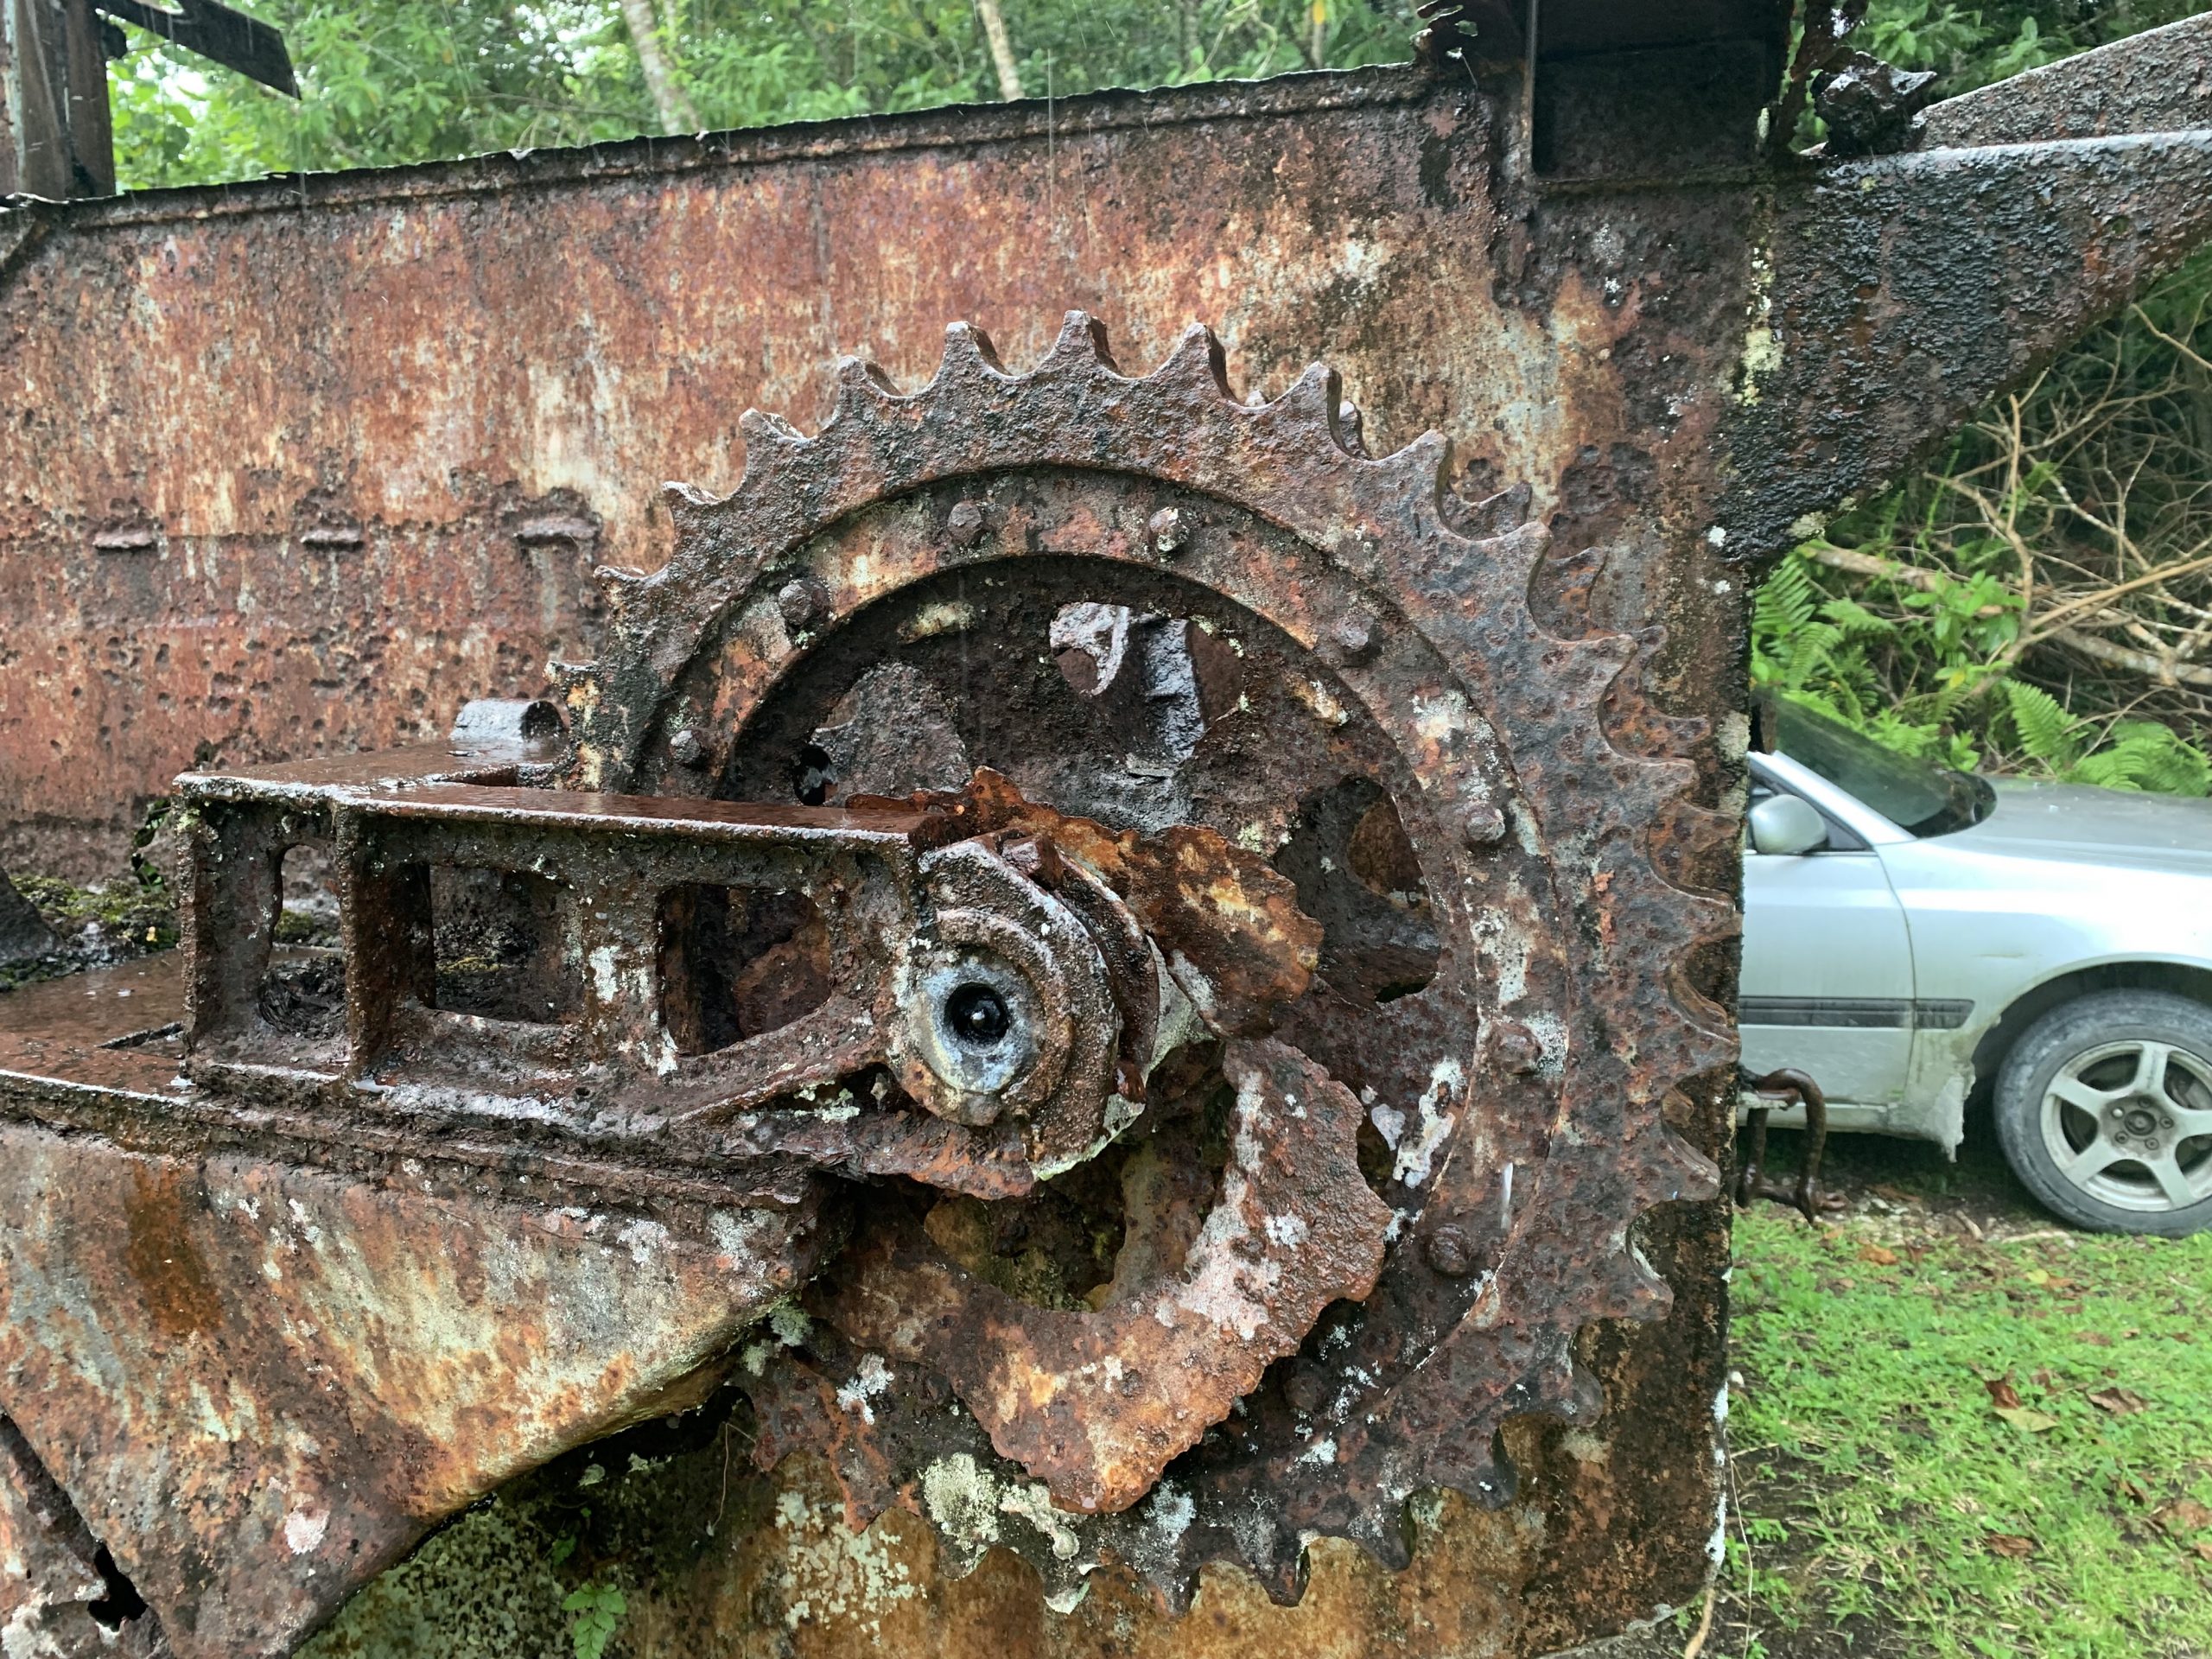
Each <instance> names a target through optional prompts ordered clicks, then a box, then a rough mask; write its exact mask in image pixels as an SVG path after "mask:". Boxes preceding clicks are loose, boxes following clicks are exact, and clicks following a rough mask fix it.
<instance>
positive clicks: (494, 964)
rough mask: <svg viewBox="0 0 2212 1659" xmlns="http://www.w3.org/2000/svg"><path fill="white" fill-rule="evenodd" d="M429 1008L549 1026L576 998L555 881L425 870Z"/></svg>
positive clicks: (577, 965)
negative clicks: (431, 970)
mask: <svg viewBox="0 0 2212 1659" xmlns="http://www.w3.org/2000/svg"><path fill="white" fill-rule="evenodd" d="M429 874H430V883H429V886H430V940H431V950H432V955H433V957H434V960H435V972H434V975H433V977H432V989H431V1006H433V1007H437V1008H442V1009H443V1010H445V1011H447V1012H448V1013H452V1014H479V1015H481V1016H483V1017H484V1018H486V1019H489V1020H526V1021H529V1022H531V1023H533V1024H537V1025H554V1024H558V1023H560V1022H562V1021H564V1020H570V1019H573V1018H574V1017H575V1014H576V1011H577V1009H578V1007H580V1006H581V1004H582V1000H583V973H582V963H581V961H580V960H579V958H578V953H577V951H576V950H575V946H574V943H573V941H574V938H575V930H574V928H573V927H571V926H570V925H569V913H568V911H569V896H568V893H567V891H566V890H565V889H564V888H563V887H562V886H561V884H560V883H558V882H556V881H553V880H549V879H548V878H546V877H544V876H542V875H536V874H531V873H530V872H528V871H522V870H493V869H480V868H473V867H470V866H467V865H458V864H433V865H432V866H430V872H429Z"/></svg>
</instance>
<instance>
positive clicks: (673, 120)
mask: <svg viewBox="0 0 2212 1659" xmlns="http://www.w3.org/2000/svg"><path fill="white" fill-rule="evenodd" d="M622 21H623V22H625V23H626V24H627V25H628V26H629V29H630V43H631V44H632V46H634V47H636V48H638V67H639V68H640V69H642V70H643V71H644V72H645V91H646V92H647V94H648V95H650V96H651V98H652V101H653V113H654V114H655V115H656V116H658V118H659V120H660V130H662V131H663V132H696V131H698V130H699V111H696V109H694V108H692V107H691V99H690V97H688V96H687V95H686V94H685V92H684V91H683V87H682V86H679V85H677V79H676V73H675V71H674V70H672V69H671V67H669V62H668V54H667V53H666V52H665V51H664V50H663V49H662V47H661V38H660V18H659V17H658V16H657V15H656V14H655V12H654V10H653V0H622Z"/></svg>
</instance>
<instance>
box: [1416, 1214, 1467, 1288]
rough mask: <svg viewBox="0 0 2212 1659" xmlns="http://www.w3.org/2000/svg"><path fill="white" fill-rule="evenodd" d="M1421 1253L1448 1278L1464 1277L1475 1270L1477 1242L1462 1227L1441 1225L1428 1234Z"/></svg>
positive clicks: (1431, 1265)
mask: <svg viewBox="0 0 2212 1659" xmlns="http://www.w3.org/2000/svg"><path fill="white" fill-rule="evenodd" d="M1421 1254H1422V1255H1426V1256H1427V1258H1428V1265H1429V1266H1430V1267H1432V1268H1435V1269H1436V1270H1437V1272H1439V1273H1440V1274H1443V1275H1444V1276H1445V1277H1446V1279H1464V1278H1465V1277H1466V1276H1467V1275H1468V1274H1471V1273H1472V1272H1473V1271H1474V1270H1475V1242H1474V1240H1472V1239H1471V1238H1469V1237H1468V1236H1467V1235H1466V1232H1465V1230H1464V1229H1461V1228H1458V1227H1439V1228H1438V1229H1437V1230H1435V1231H1434V1232H1433V1233H1431V1234H1430V1235H1429V1236H1428V1239H1427V1243H1425V1244H1423V1245H1422V1247H1421Z"/></svg>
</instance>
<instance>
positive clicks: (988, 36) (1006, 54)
mask: <svg viewBox="0 0 2212 1659" xmlns="http://www.w3.org/2000/svg"><path fill="white" fill-rule="evenodd" d="M976 16H978V17H980V18H982V20H983V38H984V39H985V40H987V41H989V42H990V43H991V66H992V67H994V68H995V69H996V70H997V71H998V72H999V96H1000V97H1001V98H1003V99H1007V100H1008V101H1009V102H1011V101H1012V100H1013V99H1017V98H1027V96H1028V94H1027V92H1023V91H1022V90H1021V72H1020V70H1019V69H1017V68H1015V67H1014V42H1013V41H1010V40H1008V39H1007V32H1006V17H1005V15H1004V14H1003V13H1001V11H1000V10H999V0H976Z"/></svg>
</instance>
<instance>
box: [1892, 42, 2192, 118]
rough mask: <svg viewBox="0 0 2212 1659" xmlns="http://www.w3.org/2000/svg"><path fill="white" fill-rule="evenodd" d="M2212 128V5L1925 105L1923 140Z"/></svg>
mask: <svg viewBox="0 0 2212 1659" xmlns="http://www.w3.org/2000/svg"><path fill="white" fill-rule="evenodd" d="M2208 129H2212V13H2208V14H2200V15H2199V16H2195V17H2186V18H2183V20H2182V21H2181V22H2176V23H2168V24H2166V25H2165V26H2164V28H2162V29H2145V30H2144V31H2143V33H2141V34H2139V35H2129V36H2128V37H2127V38H2126V40H2121V41H2113V43H2112V44H2111V45H2109V46H2101V47H2099V48H2096V49H2095V50H2094V51H2092V52H2084V53H2082V54H2079V55H2078V56H2075V57H2070V58H2063V59H2061V60H2059V61H2058V62H2056V63H2052V64H2046V65H2044V67H2042V68H2039V69H2030V70H2027V71H2025V72H2024V73H2021V74H2017V75H2014V76H2012V77H2011V78H2010V79H2005V80H2000V81H1997V82H1995V83H1993V84H1992V85H1990V86H1984V87H1980V88H1979V89H1977V90H1976V91H1974V92H1965V93H1961V95H1960V96H1959V97H1957V98H1950V99H1944V100H1943V101H1942V103H1940V104H1936V105H1933V106H1932V107H1930V108H1929V109H1928V110H1925V111H1923V112H1922V114H1921V116H1920V118H1919V120H1918V121H1917V122H1916V123H1915V130H1914V137H1915V141H1916V143H1917V145H1918V146H1919V147H1920V148H1922V149H1948V148H1953V147H1956V146H1979V145H1988V144H2032V143H2050V142H2052V141H2054V140H2057V139H2064V138H2100V137H2110V136H2113V135H2116V134H2120V133H2139V132H2183V131H2202V130H2208Z"/></svg>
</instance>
